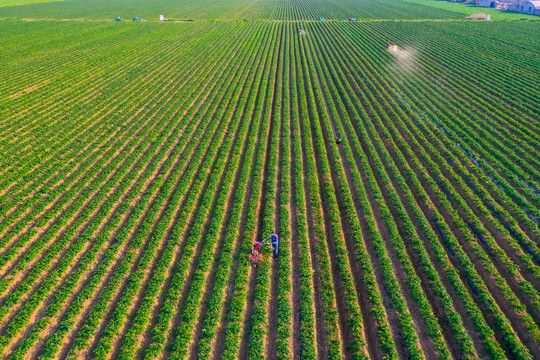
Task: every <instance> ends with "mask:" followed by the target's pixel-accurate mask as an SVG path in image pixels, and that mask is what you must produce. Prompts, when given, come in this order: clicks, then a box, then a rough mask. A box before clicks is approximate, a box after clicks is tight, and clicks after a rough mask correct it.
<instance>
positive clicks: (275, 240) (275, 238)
mask: <svg viewBox="0 0 540 360" xmlns="http://www.w3.org/2000/svg"><path fill="white" fill-rule="evenodd" d="M270 241H271V242H272V247H273V248H274V260H277V259H278V247H279V239H278V236H277V234H276V232H275V231H272V234H271V235H270Z"/></svg>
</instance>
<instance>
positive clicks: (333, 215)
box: [300, 38, 367, 358]
mask: <svg viewBox="0 0 540 360" xmlns="http://www.w3.org/2000/svg"><path fill="white" fill-rule="evenodd" d="M302 43H303V45H302V46H301V48H302V49H303V50H304V52H303V55H304V60H303V61H301V66H302V73H303V74H304V76H305V79H302V78H301V81H300V85H303V83H305V89H306V93H307V95H308V96H306V95H305V94H303V93H302V94H301V95H300V98H301V99H302V103H303V104H306V106H307V108H306V109H305V110H304V111H306V113H308V114H309V115H310V117H311V118H312V119H313V120H312V122H311V125H308V124H309V122H308V119H309V118H310V117H308V116H303V117H302V119H303V125H304V129H303V130H304V139H305V140H306V142H307V144H306V147H307V149H308V152H312V153H313V154H317V157H316V158H317V159H319V160H320V163H319V164H318V165H315V164H312V166H313V168H312V169H316V168H319V170H320V174H319V178H320V183H319V184H318V186H320V190H319V191H321V193H319V192H316V191H315V189H316V187H317V186H316V183H317V182H319V181H317V180H316V179H315V176H316V175H317V172H316V171H315V172H313V173H312V174H309V173H308V174H309V176H310V178H311V177H312V176H313V177H314V179H313V180H312V181H310V191H311V192H310V194H311V198H312V205H313V208H314V214H316V215H315V216H320V218H321V220H322V219H323V218H324V216H323V214H322V213H319V214H317V212H318V211H319V207H318V206H317V207H316V206H315V205H316V204H322V199H321V197H322V198H323V199H324V200H325V209H329V210H328V212H327V216H328V222H327V225H326V226H328V227H329V229H327V230H328V235H329V236H328V237H327V236H326V235H325V234H324V230H323V229H320V231H321V232H320V240H321V241H320V242H319V244H318V249H320V250H324V254H325V255H326V254H328V248H329V247H330V249H332V252H335V257H336V258H335V263H336V265H335V266H336V267H337V271H338V273H337V274H335V276H339V279H337V278H336V279H334V281H336V282H338V281H339V282H341V285H338V286H341V289H342V291H343V295H341V294H333V296H343V297H344V300H345V304H346V305H345V306H346V310H347V312H348V314H347V315H348V318H347V320H346V321H343V322H342V325H341V326H342V327H343V328H341V329H340V330H341V333H342V334H343V333H344V332H345V331H347V332H350V333H351V335H352V340H351V344H349V345H348V346H350V350H349V351H352V353H353V354H354V356H355V357H358V358H366V357H367V355H366V349H365V347H366V345H367V344H366V340H365V334H364V330H361V329H363V328H364V320H363V316H362V312H361V310H360V307H359V304H358V294H357V290H356V286H355V283H354V277H353V275H352V273H351V265H350V261H351V260H350V258H349V250H348V248H347V244H346V242H345V239H344V232H343V224H342V221H341V216H342V215H341V212H340V208H339V206H338V201H337V197H336V188H335V187H334V184H333V181H332V170H331V167H330V160H329V156H328V150H327V149H326V147H325V140H324V136H323V132H322V131H323V130H322V126H321V122H323V121H324V122H325V121H329V120H330V119H329V118H328V116H329V114H328V112H325V111H322V109H325V107H326V103H327V101H326V99H325V98H324V95H323V94H322V93H321V92H320V91H322V89H320V87H321V86H322V84H321V80H320V72H321V70H320V69H318V68H317V67H316V64H313V62H314V58H313V57H314V55H313V51H312V46H311V44H310V39H308V38H303V39H302ZM302 80H304V81H302ZM317 85H318V86H317ZM316 89H319V91H317V90H316ZM319 110H320V112H319ZM321 113H322V114H321ZM310 127H311V128H312V129H313V130H312V131H313V134H314V135H315V136H314V138H313V139H314V140H313V141H314V143H315V144H314V146H315V149H313V148H312V146H313V145H312V144H311V142H310V141H308V140H307V139H311V138H312V135H311V134H312V133H311V129H310ZM332 144H333V142H332ZM332 150H335V148H333V149H332ZM308 161H309V160H308ZM336 176H337V177H338V185H339V190H340V193H341V195H342V197H343V198H344V199H343V203H342V207H343V208H344V210H343V212H344V214H343V216H344V217H345V218H346V219H347V222H346V223H345V224H347V225H348V226H351V224H356V223H357V222H358V218H357V214H356V211H355V209H354V205H353V203H352V197H351V194H350V192H349V191H348V190H349V189H348V187H347V189H345V187H344V186H343V184H344V183H343V181H344V178H343V177H342V176H343V174H342V173H338V174H337V175H336ZM319 194H322V195H323V196H320V195H319ZM320 210H322V209H320ZM314 221H317V222H318V220H316V219H314ZM352 226H355V225H352ZM352 226H351V227H352ZM352 232H353V233H354V234H358V235H360V234H361V230H360V229H359V228H352ZM325 237H326V239H324V238H325ZM327 242H332V243H331V244H330V246H329V245H327ZM320 256H321V258H322V254H320ZM326 261H328V265H329V266H331V260H330V259H329V258H327V259H325V260H324V262H326ZM329 275H330V277H329V278H328V280H325V279H323V281H324V282H325V283H326V282H327V281H330V283H329V285H330V287H332V284H333V281H332V275H331V273H329ZM326 286H327V285H326V284H323V287H326ZM334 286H335V285H334ZM329 290H330V289H329ZM332 290H333V289H332ZM336 290H337V289H336ZM323 300H324V301H325V302H328V301H329V300H330V298H327V299H325V298H324V296H323ZM341 316H343V315H341ZM336 320H337V321H338V322H339V313H336ZM327 326H328V327H331V326H333V324H332V323H329V324H327ZM345 327H347V329H345ZM336 330H338V327H336ZM328 331H329V330H328ZM336 335H338V339H339V334H338V333H337V332H336ZM340 342H341V340H340V341H339V342H336V343H334V342H333V339H332V338H331V337H330V339H329V356H332V352H334V351H335V355H334V356H339V355H338V354H339V352H338V346H339V345H340V344H339V343H340Z"/></svg>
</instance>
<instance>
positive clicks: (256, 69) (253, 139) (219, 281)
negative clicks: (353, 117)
mask: <svg viewBox="0 0 540 360" xmlns="http://www.w3.org/2000/svg"><path fill="white" fill-rule="evenodd" d="M260 31H261V32H263V33H264V32H268V31H269V30H268V28H266V29H261V30H260ZM259 36H261V34H259ZM264 39H265V40H264V41H263V40H256V39H255V40H252V42H253V44H252V46H254V45H260V43H262V44H264V45H263V46H258V50H257V51H256V52H254V53H256V54H257V55H256V58H259V59H266V58H267V57H266V56H262V55H263V54H264V52H266V51H268V46H269V44H270V42H269V41H268V36H266V37H265V38H264ZM264 64H265V62H264V61H260V62H258V63H257V64H256V65H253V66H252V67H251V69H250V72H249V75H248V79H247V80H246V82H245V83H246V84H249V85H248V86H249V91H248V92H245V93H244V94H243V95H242V98H241V104H244V111H243V114H242V117H244V118H245V117H249V118H251V119H253V121H252V123H251V129H250V134H251V135H250V136H248V138H247V141H246V144H245V152H244V156H243V164H242V166H241V167H240V173H239V175H238V179H237V185H236V189H237V191H236V192H235V194H234V200H233V202H234V203H233V207H232V210H231V214H230V219H229V222H228V225H227V230H226V232H225V234H224V240H223V242H224V244H223V249H222V251H221V254H220V256H219V258H218V259H217V260H216V262H215V265H214V266H215V267H216V272H215V275H214V284H213V287H212V288H211V289H207V291H211V296H210V299H209V301H208V304H207V306H206V308H207V309H206V314H204V317H203V318H201V319H200V320H199V321H201V322H202V328H201V335H200V338H199V342H198V344H197V356H198V357H199V358H201V359H208V358H210V357H211V356H212V354H213V349H212V345H213V343H214V342H215V341H219V340H216V339H215V338H216V330H217V329H218V325H219V322H220V321H221V319H222V318H223V310H224V307H225V305H226V304H225V298H226V296H225V288H226V287H227V285H228V284H229V283H231V282H232V281H233V278H234V270H233V268H234V267H236V266H245V264H244V261H245V253H242V252H241V250H240V249H239V246H240V243H239V238H240V233H241V231H242V228H243V222H242V215H243V211H244V210H243V209H244V205H245V203H246V201H247V200H249V198H247V196H248V194H249V192H252V193H256V194H257V193H258V192H259V189H258V188H255V187H250V188H249V189H248V187H247V185H248V183H249V181H250V177H251V173H252V171H253V170H252V169H253V165H254V161H253V159H254V154H255V145H256V144H257V143H258V142H259V141H260V138H259V135H258V134H259V132H260V124H261V118H260V117H255V116H254V115H253V114H254V110H255V106H256V101H257V99H258V98H259V97H258V96H255V94H258V93H259V91H260V89H261V81H262V76H263V74H264V71H262V70H263V69H264V66H265V65H264ZM244 121H245V120H244ZM240 189H242V191H239V190H240ZM235 263H236V264H235ZM214 356H218V354H214Z"/></svg>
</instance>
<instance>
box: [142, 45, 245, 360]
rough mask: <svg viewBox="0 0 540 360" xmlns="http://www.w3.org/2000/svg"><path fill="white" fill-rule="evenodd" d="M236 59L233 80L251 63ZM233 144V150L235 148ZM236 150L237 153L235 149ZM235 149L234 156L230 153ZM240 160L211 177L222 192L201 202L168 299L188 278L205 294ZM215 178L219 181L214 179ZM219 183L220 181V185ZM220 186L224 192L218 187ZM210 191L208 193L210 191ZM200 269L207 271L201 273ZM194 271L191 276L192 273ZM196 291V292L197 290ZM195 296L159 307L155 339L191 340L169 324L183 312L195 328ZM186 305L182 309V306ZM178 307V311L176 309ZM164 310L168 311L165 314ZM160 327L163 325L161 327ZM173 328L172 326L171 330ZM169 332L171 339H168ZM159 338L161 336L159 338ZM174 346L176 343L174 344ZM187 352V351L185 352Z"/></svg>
mask: <svg viewBox="0 0 540 360" xmlns="http://www.w3.org/2000/svg"><path fill="white" fill-rule="evenodd" d="M245 51H247V53H248V54H249V52H248V50H247V49H245ZM235 58H236V59H238V58H240V59H243V61H244V63H241V64H235V65H236V66H231V69H235V70H234V72H232V74H230V76H231V78H232V77H237V78H241V76H240V73H239V71H241V72H246V71H247V68H246V67H245V66H244V65H245V61H248V59H249V57H248V56H245V57H244V56H242V54H236V55H235ZM240 85H241V84H240V82H239V83H236V88H235V89H234V93H233V96H234V97H238V96H240V94H241V93H240V91H241V90H242V87H241V86H240ZM229 102H230V101H229V100H226V101H224V104H227V103H229ZM233 103H236V102H233ZM223 111H225V112H224V114H222V115H215V116H217V117H224V118H234V119H233V122H232V124H233V130H234V127H235V126H236V125H235V123H236V121H240V120H237V119H239V116H235V114H236V108H235V107H228V108H225V107H224V108H223V110H222V112H223ZM248 126H249V124H248V123H247V122H242V123H241V124H240V128H239V132H238V134H237V135H235V136H232V134H234V133H235V131H233V132H232V134H231V136H228V137H227V138H226V139H225V141H224V143H223V145H222V148H221V149H220V153H219V154H218V157H217V160H216V161H217V163H216V164H217V165H220V163H223V161H224V160H226V159H228V158H230V157H231V156H233V155H232V154H237V153H238V152H239V151H240V150H241V148H240V146H241V145H242V144H243V143H244V142H243V141H242V139H243V137H244V135H245V133H246V131H247V127H248ZM233 145H234V148H233ZM235 148H236V151H235V150H234V149H235ZM230 149H233V150H232V153H231V155H229V154H228V153H229V152H230V151H231V150H230ZM238 161H240V159H239V157H238V156H234V157H232V158H231V160H230V162H231V163H230V164H228V165H227V164H223V165H221V166H218V168H216V169H215V170H214V173H213V175H211V176H212V177H211V178H210V182H209V183H208V186H212V187H215V190H219V191H218V192H217V194H219V197H218V198H217V199H216V197H217V195H212V194H211V193H207V194H204V195H203V196H204V198H203V199H202V205H201V206H200V207H199V208H198V212H197V214H196V216H195V218H194V220H193V223H192V224H190V229H189V231H188V232H187V236H186V240H185V241H186V244H187V245H186V247H187V248H186V247H184V249H183V253H182V255H181V257H179V258H178V259H177V260H176V261H175V269H174V275H172V276H171V277H172V279H171V286H170V288H169V290H168V291H167V293H166V294H165V299H176V298H178V297H180V294H181V293H182V290H183V289H186V286H187V284H189V279H190V278H191V279H192V282H191V285H190V290H193V291H199V292H198V294H200V295H202V291H203V290H204V285H205V283H204V281H203V279H204V274H205V273H206V271H207V270H208V269H207V268H208V267H209V266H210V265H211V264H212V263H213V261H212V260H213V259H212V255H213V253H214V250H215V246H216V244H217V243H218V240H219V231H220V230H219V229H220V227H221V226H222V223H223V221H224V218H225V215H226V210H227V209H226V206H225V203H226V201H227V199H228V196H229V194H228V192H227V191H225V189H227V188H229V187H230V184H231V182H232V181H233V180H234V171H236V165H231V164H236V163H237V162H238ZM225 165H226V167H227V172H226V173H223V170H217V169H222V167H224V166H225ZM221 175H224V176H225V180H220V176H221ZM214 177H215V178H216V179H214ZM218 180H219V182H218ZM219 187H221V189H220V188H219ZM207 191H208V190H207ZM214 202H217V203H219V205H215V204H214ZM207 212H210V214H211V215H209V214H207ZM188 215H189V212H186V214H185V216H188ZM208 218H210V219H211V221H210V223H209V225H207V226H205V222H207V221H209V220H207V219H208ZM184 222H185V221H180V222H179V223H178V225H177V226H178V227H179V228H181V227H183V226H184ZM205 228H207V230H205V231H207V233H205V231H203V230H204V229H205ZM188 246H189V247H188ZM198 253H200V255H199V260H198V262H199V268H197V265H196V260H195V259H196V254H198ZM190 266H193V269H192V270H190ZM201 267H202V268H203V269H204V270H201ZM190 272H191V274H190ZM194 289H196V290H194ZM192 297H193V293H192V292H191V291H190V292H189V293H188V295H186V298H184V300H181V301H180V302H177V301H168V302H167V304H163V307H162V308H160V310H159V312H158V315H157V316H158V319H159V321H160V323H158V325H157V326H156V327H155V328H154V331H153V337H154V339H163V340H166V339H171V338H172V339H171V340H173V339H174V336H175V335H178V336H179V337H180V338H182V336H189V337H190V338H191V331H190V330H192V329H189V330H188V329H187V326H184V327H182V325H183V323H180V324H179V327H182V328H181V330H180V328H179V327H176V328H174V329H171V328H170V327H172V326H171V324H170V321H171V319H173V318H174V317H175V316H174V314H175V312H178V313H180V315H179V317H180V319H182V320H183V319H184V318H186V317H188V316H189V317H191V318H190V320H189V321H188V322H187V325H189V326H194V325H195V320H196V318H197V315H198V314H197V312H196V309H197V307H198V306H199V305H200V301H195V300H193V299H192ZM182 305H183V306H182ZM177 307H178V308H177ZM165 309H166V310H167V311H165ZM160 325H161V326H160ZM168 326H170V327H168ZM156 329H159V330H160V333H158V332H157V331H156ZM168 333H170V334H169V335H168V336H166V335H167V334H168ZM158 335H160V337H159V338H158ZM162 342H163V341H160V342H158V343H157V345H159V346H156V345H150V347H148V348H147V350H146V353H145V356H146V357H147V358H153V357H156V356H158V355H159V354H160V351H161V348H160V347H161V346H162ZM173 343H174V341H173ZM181 344H184V345H188V344H189V342H181ZM178 347H179V346H178V345H176V346H175V349H176V350H178ZM183 350H185V351H187V349H185V348H184V349H183ZM174 355H175V354H174V353H172V354H169V355H168V356H169V357H172V356H174Z"/></svg>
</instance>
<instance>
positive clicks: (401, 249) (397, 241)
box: [321, 47, 475, 358]
mask: <svg viewBox="0 0 540 360" xmlns="http://www.w3.org/2000/svg"><path fill="white" fill-rule="evenodd" d="M321 49H322V51H324V49H323V48H322V47H321ZM325 55H326V57H328V58H329V62H328V65H329V66H330V67H332V64H333V63H337V61H336V59H335V58H334V57H333V55H332V53H330V52H329V53H327V54H325ZM331 74H332V78H333V79H334V81H335V87H334V86H332V85H333V84H332V85H331V87H334V89H333V90H334V98H335V97H336V96H338V94H342V95H341V96H342V98H344V97H345V96H344V94H353V93H354V92H353V91H352V89H351V88H350V86H348V89H347V90H345V89H344V88H343V85H342V84H345V86H347V84H348V81H346V82H341V81H339V80H337V76H338V75H337V73H336V72H335V70H334V69H331ZM343 101H344V102H345V103H341V102H338V101H335V102H333V103H337V104H338V105H341V106H340V109H339V112H340V113H341V114H346V115H344V116H343V118H345V117H348V116H349V114H348V113H347V110H346V109H348V110H349V113H351V114H350V115H352V117H353V119H355V120H356V121H357V122H359V119H360V117H359V114H358V113H356V112H355V111H354V110H353V109H354V106H353V103H352V101H351V99H350V98H345V99H343ZM342 104H343V105H342ZM331 108H333V106H332V105H331ZM333 110H334V111H336V110H337V109H333ZM348 125H349V126H348V133H350V134H352V133H354V132H355V130H354V127H353V126H352V124H348ZM336 127H337V128H338V129H339V132H341V133H343V132H344V131H343V129H342V126H341V123H340V122H337V124H336ZM363 135H365V134H363ZM362 138H363V139H369V137H364V136H362ZM353 143H354V145H355V150H356V151H362V148H361V145H360V143H359V141H358V138H356V137H354V138H353ZM366 147H368V149H370V151H372V154H371V156H369V158H371V159H373V161H374V162H375V169H377V172H378V173H379V176H380V177H381V178H382V181H383V186H384V188H385V189H386V190H387V192H388V193H389V196H390V201H391V203H392V204H393V205H394V206H398V207H399V206H400V205H401V202H400V200H399V197H398V196H397V192H395V191H394V189H393V187H392V183H391V181H390V179H389V177H388V175H387V174H386V172H385V171H384V170H382V169H383V163H382V162H381V161H380V160H379V158H378V156H376V153H375V154H373V151H374V147H373V145H372V144H369V143H367V144H366ZM343 148H344V152H345V153H346V155H347V160H348V162H349V165H350V166H351V168H354V167H355V166H356V165H355V160H354V155H353V153H352V151H351V148H350V147H349V146H347V145H345V146H343ZM359 157H360V159H362V162H363V165H364V170H365V173H366V174H369V175H368V180H369V183H370V190H371V191H372V192H373V193H374V196H375V197H376V198H377V199H381V200H379V201H378V203H379V206H380V209H381V212H382V215H383V219H384V220H385V223H386V226H387V229H388V230H389V233H390V237H391V240H392V243H393V245H394V248H395V249H396V253H397V254H396V255H397V256H398V258H399V260H400V262H401V264H402V266H403V268H404V269H405V271H406V273H407V275H408V280H407V284H408V286H409V288H410V293H411V295H412V296H413V298H414V299H415V301H416V302H417V304H418V308H419V309H420V313H421V316H422V318H424V319H425V320H424V321H425V322H426V325H427V326H428V329H429V332H428V333H429V334H430V336H432V337H433V341H434V343H435V347H436V349H437V351H438V352H439V357H441V358H448V357H450V353H449V351H448V349H447V345H446V343H445V341H444V337H443V335H442V330H441V327H440V325H439V324H438V320H437V318H436V317H435V315H434V314H433V309H432V307H431V305H430V301H429V300H428V298H427V296H426V294H425V293H424V290H423V289H422V286H421V283H420V278H419V277H418V276H417V274H416V272H415V269H414V266H413V264H412V262H411V260H410V259H409V256H408V254H407V251H406V249H405V243H404V242H403V239H402V237H401V235H400V234H399V230H398V228H397V224H396V221H395V219H394V216H393V215H392V213H391V211H390V209H389V208H388V206H387V205H386V204H385V201H384V196H383V194H382V192H381V189H380V187H379V185H377V182H376V180H375V177H374V176H373V174H374V172H373V171H372V169H371V168H370V167H369V162H368V161H367V159H368V157H367V156H366V155H365V154H363V153H362V154H361V156H359ZM354 175H356V176H355V177H354V180H355V184H356V186H357V187H360V186H362V181H361V177H360V176H359V174H358V173H357V172H355V173H354ZM354 175H353V176H354ZM363 197H365V195H363ZM400 210H402V211H404V210H403V209H400ZM365 212H371V209H369V208H368V209H366V210H365ZM409 231H410V232H412V231H414V230H412V231H411V229H410V228H409ZM460 330H461V333H462V334H463V333H465V334H466V332H465V331H464V329H460ZM469 341H470V339H469ZM468 347H469V348H470V346H468ZM469 356H471V357H474V356H475V353H474V351H473V353H472V354H469Z"/></svg>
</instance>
